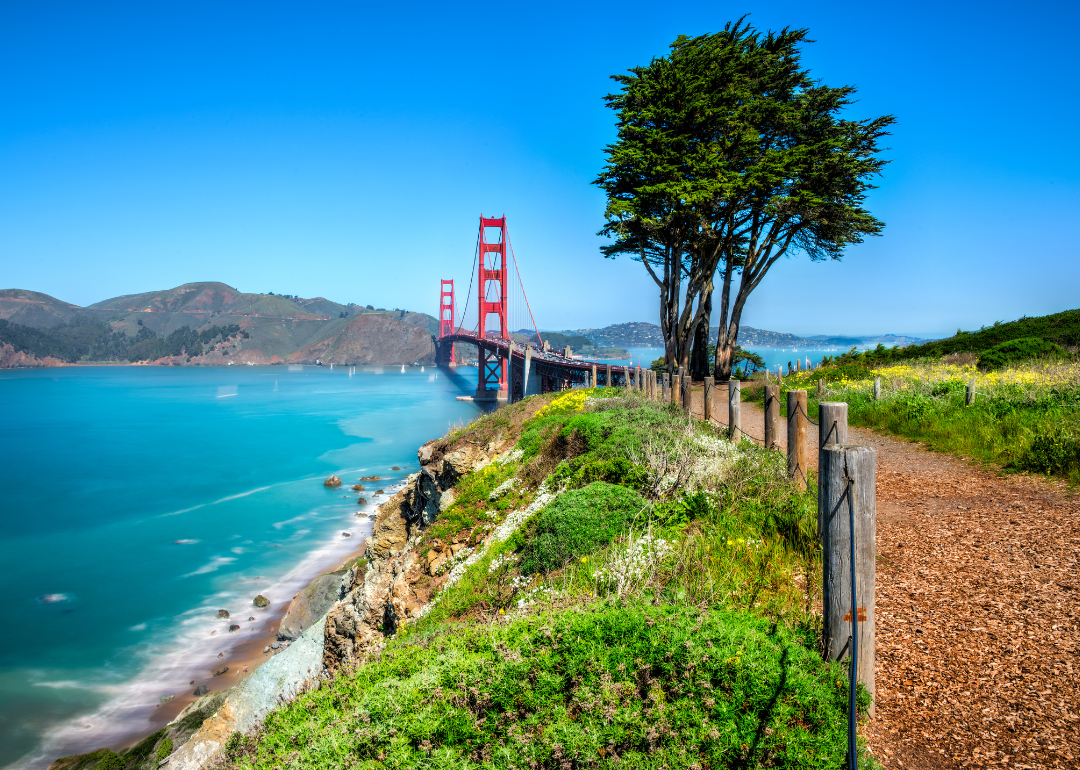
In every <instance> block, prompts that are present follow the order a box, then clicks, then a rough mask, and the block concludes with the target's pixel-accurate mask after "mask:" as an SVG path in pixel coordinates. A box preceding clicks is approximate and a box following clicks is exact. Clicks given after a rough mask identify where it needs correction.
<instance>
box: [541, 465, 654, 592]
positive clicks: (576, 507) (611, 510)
mask: <svg viewBox="0 0 1080 770" xmlns="http://www.w3.org/2000/svg"><path fill="white" fill-rule="evenodd" d="M646 509H647V504H646V502H645V500H644V499H642V497H641V496H640V495H639V494H637V493H635V492H634V491H632V490H630V489H627V488H626V487H620V486H615V485H613V484H609V483H607V482H604V481H594V482H593V483H591V484H589V485H588V486H587V487H584V488H583V489H576V490H572V491H570V492H567V493H565V494H563V495H561V496H559V497H558V498H557V499H556V500H555V502H554V503H552V504H551V505H549V506H548V507H547V508H545V509H544V510H543V511H542V512H541V513H540V515H539V516H538V517H537V520H536V525H535V531H533V532H531V533H530V537H529V539H528V541H527V542H526V544H525V549H524V551H523V552H522V557H521V572H522V574H525V575H531V574H533V573H537V572H544V573H546V572H551V571H552V570H556V569H559V568H561V567H563V566H564V565H565V564H566V563H567V562H568V561H569V560H570V559H574V558H578V557H581V556H585V555H588V554H591V553H593V552H594V551H596V550H597V549H599V548H600V547H602V546H605V545H607V544H608V543H610V542H611V541H612V540H614V539H615V536H616V535H619V534H621V533H622V532H623V530H624V529H625V528H626V527H627V526H628V525H629V524H630V522H632V521H633V520H634V518H635V517H636V516H638V515H639V514H644V516H643V520H644V518H645V517H647V512H646Z"/></svg>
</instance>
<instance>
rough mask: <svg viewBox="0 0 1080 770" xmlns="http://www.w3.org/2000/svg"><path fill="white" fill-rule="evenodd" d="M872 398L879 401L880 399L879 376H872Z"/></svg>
mask: <svg viewBox="0 0 1080 770" xmlns="http://www.w3.org/2000/svg"><path fill="white" fill-rule="evenodd" d="M874 400H875V401H880V400H881V378H880V377H875V378H874Z"/></svg>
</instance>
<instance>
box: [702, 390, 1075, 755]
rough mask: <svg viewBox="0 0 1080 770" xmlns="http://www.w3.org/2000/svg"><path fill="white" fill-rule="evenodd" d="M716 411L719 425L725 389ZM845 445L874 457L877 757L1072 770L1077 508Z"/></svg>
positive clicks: (942, 462) (1039, 482) (903, 453)
mask: <svg viewBox="0 0 1080 770" xmlns="http://www.w3.org/2000/svg"><path fill="white" fill-rule="evenodd" d="M702 399H703V396H702V393H701V392H700V391H698V392H696V393H695V404H694V406H695V409H694V411H695V413H697V414H698V415H700V414H701V413H702V405H703V400H702ZM713 415H714V418H717V417H719V418H722V419H718V420H716V421H717V422H719V423H720V424H726V422H727V390H726V387H721V388H718V389H717V393H716V396H715V400H714V411H713ZM742 426H743V429H744V430H745V431H746V432H747V433H748V434H750V435H751V436H754V437H757V438H760V437H762V436H764V432H765V416H764V413H763V412H762V411H761V410H760V409H759V408H758V407H757V406H756V405H754V404H749V403H746V402H744V403H743V404H742ZM816 437H817V431H816V429H814V428H813V426H811V430H810V431H808V439H810V446H809V447H808V452H807V461H808V465H810V467H816V465H817V441H816ZM848 438H849V441H850V442H851V443H858V444H863V445H868V446H872V447H874V449H875V450H876V451H877V461H878V468H877V502H878V510H877V539H878V542H877V552H878V563H877V596H876V599H877V617H878V626H877V645H878V646H877V668H876V677H877V699H878V700H877V716H876V718H875V720H874V722H873V723H872V724H871V725H870V726H869V727H868V728H867V730H866V735H867V738H868V740H869V743H870V747H871V750H872V751H873V753H874V754H875V755H876V756H877V757H878V758H879V760H880V761H881V762H882V764H883V765H884V766H885V767H886V768H894V767H895V768H955V767H991V766H1003V767H1016V768H1080V658H1078V657H1077V651H1078V648H1080V574H1078V572H1077V570H1078V567H1080V498H1078V497H1077V495H1076V494H1075V493H1074V492H1072V491H1070V490H1069V489H1068V488H1067V487H1066V486H1065V485H1063V484H1058V483H1055V482H1053V481H1048V480H1046V479H1042V478H1038V477H1029V476H1016V475H1008V476H1002V475H998V474H997V473H996V472H993V471H992V470H984V469H982V468H979V467H976V466H974V465H971V464H968V463H966V462H964V461H963V460H961V459H958V458H955V457H952V456H949V455H943V454H937V453H934V452H930V451H928V450H926V449H925V448H923V447H922V446H920V445H918V444H915V443H911V442H908V441H906V440H902V439H897V438H893V437H891V436H884V435H881V434H878V433H875V432H873V431H871V430H866V429H862V428H851V429H849V436H848ZM781 442H782V445H786V435H781Z"/></svg>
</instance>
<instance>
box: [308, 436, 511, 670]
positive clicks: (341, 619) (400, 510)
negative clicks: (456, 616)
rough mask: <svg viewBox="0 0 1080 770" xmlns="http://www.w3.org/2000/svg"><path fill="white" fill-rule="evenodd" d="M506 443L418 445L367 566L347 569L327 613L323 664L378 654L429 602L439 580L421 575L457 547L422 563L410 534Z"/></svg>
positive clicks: (378, 523) (378, 525)
mask: <svg viewBox="0 0 1080 770" xmlns="http://www.w3.org/2000/svg"><path fill="white" fill-rule="evenodd" d="M505 448H506V446H504V445H503V443H502V442H499V441H494V442H491V443H489V444H488V445H486V446H478V445H476V444H474V443H472V442H469V441H464V440H463V441H460V442H453V441H448V440H447V439H438V440H436V441H429V442H428V443H427V444H424V446H422V447H421V448H420V450H419V451H418V452H417V457H418V458H419V460H420V472H419V473H414V474H412V475H411V476H409V478H408V483H407V485H406V486H405V488H404V489H402V490H401V491H400V492H398V493H397V494H395V495H394V496H393V497H392V498H390V500H389V501H387V502H386V503H384V504H383V505H382V506H381V507H380V509H379V513H378V516H377V517H376V519H375V526H374V530H373V532H372V536H371V538H370V539H369V540H368V545H367V550H366V553H365V555H366V556H367V557H368V559H369V562H368V563H367V567H366V569H365V568H364V567H363V565H358V566H356V567H353V568H352V569H351V570H350V571H349V574H348V575H346V577H345V579H344V581H343V587H344V588H345V591H346V594H345V596H344V598H343V599H342V600H341V601H340V602H338V604H336V605H335V606H334V607H333V609H331V610H330V612H329V613H328V614H327V618H326V639H325V643H324V649H323V665H324V666H326V668H327V670H329V671H331V672H333V671H336V670H337V669H338V668H340V667H342V666H345V665H349V664H352V663H356V662H359V661H361V660H363V659H364V658H366V657H368V656H369V655H371V654H373V653H376V652H378V651H379V650H380V649H382V646H383V640H384V639H385V638H386V637H387V636H390V635H391V634H393V633H395V631H396V630H397V625H398V623H399V622H400V621H402V620H405V619H408V618H413V617H416V616H417V615H418V614H419V612H420V610H421V609H422V608H423V607H424V605H425V604H427V603H428V602H429V601H430V600H431V596H432V595H433V594H434V592H435V591H437V590H438V589H439V587H440V586H441V583H442V579H441V578H435V579H434V580H429V579H427V578H428V577H430V576H432V575H433V574H434V573H436V572H437V571H438V566H440V565H441V564H442V563H443V562H445V561H446V560H447V559H450V558H453V555H454V553H455V551H454V548H455V547H457V548H458V549H460V548H461V547H462V546H461V545H460V544H455V545H453V546H449V545H448V546H446V547H445V548H443V549H440V550H438V556H437V557H436V558H437V560H438V561H437V563H435V560H431V559H427V560H424V561H422V560H421V554H418V553H417V552H416V549H415V548H414V547H413V546H414V544H415V541H416V539H417V538H416V536H417V535H418V534H419V533H420V532H421V531H422V530H423V529H425V528H426V527H427V526H429V525H430V524H431V523H432V522H433V521H435V519H436V518H437V517H438V515H439V513H441V512H442V511H445V510H446V509H447V508H448V507H450V505H452V504H453V502H454V497H455V492H454V490H453V486H454V485H455V484H456V483H457V482H458V480H459V479H461V477H462V476H464V475H465V474H467V473H471V472H473V471H476V470H479V469H481V468H483V467H484V466H485V465H487V464H488V463H489V462H491V460H492V459H493V458H494V457H495V455H496V454H497V453H498V452H500V451H502V450H503V449H505ZM440 545H441V544H440ZM433 564H435V566H433Z"/></svg>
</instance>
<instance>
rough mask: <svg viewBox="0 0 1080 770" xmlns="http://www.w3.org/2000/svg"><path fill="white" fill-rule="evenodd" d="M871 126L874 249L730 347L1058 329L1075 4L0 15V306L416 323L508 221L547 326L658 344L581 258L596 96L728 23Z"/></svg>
mask: <svg viewBox="0 0 1080 770" xmlns="http://www.w3.org/2000/svg"><path fill="white" fill-rule="evenodd" d="M746 12H749V13H750V14H751V17H750V18H751V21H752V22H753V23H754V24H756V25H757V26H758V27H760V28H779V27H782V26H786V25H790V26H805V27H809V28H810V31H811V37H812V38H813V39H814V40H816V42H815V43H814V44H812V45H809V46H807V48H806V52H805V63H806V64H807V65H808V66H809V67H810V68H811V70H812V72H813V73H814V74H815V75H816V76H819V77H820V78H822V79H823V80H824V81H825V82H826V83H828V84H830V85H840V84H844V83H851V84H855V85H857V86H858V88H859V90H860V97H861V101H860V103H859V104H858V105H857V106H856V108H855V109H854V110H853V112H852V115H853V116H854V117H869V116H876V115H879V114H882V113H893V114H895V115H896V116H897V117H898V120H899V123H898V125H897V126H896V127H895V131H894V135H893V136H892V137H891V138H890V141H889V144H890V146H891V150H890V151H889V153H888V156H889V157H891V158H892V159H893V161H894V162H893V163H892V164H891V165H890V166H889V167H888V168H887V170H886V174H885V176H884V178H883V179H881V180H880V189H879V190H877V191H875V192H874V193H873V195H872V197H871V198H870V201H869V205H870V208H871V210H872V211H873V212H874V213H875V214H876V215H877V216H878V217H879V218H881V219H883V220H884V221H885V222H886V225H887V227H886V230H885V235H884V237H881V238H875V239H872V240H870V241H868V242H867V243H866V244H863V245H861V246H856V247H853V248H851V249H850V250H849V252H848V254H847V256H846V257H845V259H844V260H843V262H842V263H838V264H829V265H823V264H811V263H809V262H808V261H807V260H806V259H805V258H797V259H793V260H790V261H785V262H782V263H780V264H779V265H778V266H777V267H776V268H774V270H773V272H772V273H770V275H769V276H768V277H767V278H766V279H765V282H764V284H763V285H762V287H761V288H760V289H759V290H758V292H757V293H756V294H755V297H754V299H753V300H752V301H751V304H750V306H749V307H748V310H747V312H746V314H745V315H744V319H743V320H744V323H746V324H749V325H752V326H758V327H764V328H769V329H776V330H780V331H790V332H796V333H806V334H812V333H881V332H898V333H915V334H934V333H938V334H941V333H951V332H952V331H954V330H955V329H956V328H958V327H963V328H974V327H978V326H980V325H982V324H989V323H992V322H993V321H995V320H1008V319H1013V318H1016V317H1019V316H1021V315H1025V314H1026V315H1036V314H1043V313H1049V312H1055V311H1059V310H1064V309H1067V308H1075V307H1080V259H1078V256H1080V248H1078V246H1077V241H1076V235H1075V232H1074V230H1075V228H1076V226H1077V223H1078V222H1077V220H1078V216H1077V210H1078V204H1080V159H1078V152H1077V147H1078V145H1080V142H1078V139H1080V136H1078V126H1080V119H1078V118H1080V114H1078V113H1080V107H1078V104H1080V98H1078V97H1080V93H1078V91H1080V87H1078V82H1080V79H1078V77H1077V73H1078V71H1080V70H1078V58H1080V57H1078V53H1080V51H1078V47H1080V46H1078V43H1077V38H1076V36H1075V31H1076V29H1077V27H1078V25H1080V4H1077V3H1066V2H1061V3H1040V2H1033V3H1025V4H1023V5H1021V6H1018V5H1016V4H1004V3H948V2H946V3H942V2H935V3H917V2H908V3H866V2H858V3H855V2H851V3H805V2H798V3H794V2H791V3H786V2H768V3H763V2H742V3H726V2H721V3H717V2H686V3H679V4H668V3H656V2H621V3H587V2H575V3H531V4H498V3H485V4H466V3H460V4H454V3H431V4H411V5H410V4H397V3H380V4H364V3H275V2H259V3H244V2H234V3H221V2H215V3H198V2H190V1H186V2H183V3H172V2H160V3H158V2H154V3H147V2H138V3H134V2H133V3H127V4H122V3H110V2H96V3H85V2H79V3H75V2H72V3H57V2H50V1H49V0H44V1H43V2H32V3H16V2H13V1H11V0H8V2H4V3H2V4H0V72H2V73H3V75H2V77H0V288H15V287H17V288H25V289H34V290H37V291H43V292H46V293H48V294H52V295H54V296H56V297H59V298H61V299H64V300H67V301H70V302H75V303H78V304H89V303H91V302H95V301H98V300H102V299H105V298H108V297H112V296H116V295H120V294H130V293H134V292H140V291H148V290H152V289H164V288H171V287H173V286H176V285H178V284H181V283H184V282H187V281H196V280H219V281H224V282H226V283H228V284H231V285H233V286H236V287H237V288H239V289H241V290H246V291H275V292H278V293H288V294H299V295H302V296H319V295H321V296H325V297H328V298H330V299H333V300H337V301H341V302H348V301H355V302H359V303H362V304H367V303H376V304H377V305H381V306H386V307H405V308H409V309H416V310H424V311H427V312H434V310H435V307H436V303H437V295H438V279H439V278H455V279H457V280H458V282H459V285H464V284H467V281H468V274H469V271H470V267H471V264H472V256H473V246H474V243H475V237H476V227H477V217H478V215H479V214H480V213H481V212H485V213H487V214H496V215H498V214H503V213H505V214H506V215H507V216H508V217H509V223H510V230H511V236H512V239H513V243H514V247H515V249H516V251H517V254H518V258H519V261H520V263H521V268H522V271H523V278H524V281H525V285H526V288H527V289H528V291H529V294H530V299H531V301H532V306H533V309H534V310H535V311H536V314H537V322H538V323H539V324H540V326H541V327H542V328H556V329H557V328H571V327H584V326H598V325H606V324H608V323H614V322H621V321H629V320H644V321H653V322H655V321H656V317H657V298H656V290H655V288H654V286H653V284H652V283H651V281H650V280H649V279H648V278H647V276H646V275H645V272H644V270H643V268H642V267H641V266H640V265H638V264H636V263H633V262H630V261H628V260H619V261H615V262H612V261H610V260H605V259H603V258H602V257H601V256H600V254H599V252H598V249H597V247H598V245H599V243H600V240H599V239H598V237H597V236H596V235H595V233H596V231H597V230H598V229H599V227H600V226H601V223H602V216H601V215H602V211H603V198H602V195H601V194H600V193H599V191H598V190H597V189H596V188H595V187H593V186H592V185H591V184H590V182H591V181H592V179H594V178H595V175H596V173H597V171H598V170H599V168H600V167H601V165H602V162H603V155H602V149H603V146H604V145H605V143H607V142H608V141H610V140H611V139H612V137H613V119H612V115H611V113H610V111H609V110H607V109H606V108H605V107H604V106H603V102H602V97H603V95H604V94H605V93H607V92H608V91H610V90H611V86H612V84H611V81H609V80H608V76H609V75H611V74H613V73H619V72H622V71H624V70H625V69H626V68H628V67H631V66H634V65H637V64H643V63H646V62H647V61H648V60H649V59H650V58H651V57H652V56H657V55H662V54H664V53H665V52H666V50H667V45H668V43H670V42H671V41H672V40H673V39H674V38H675V37H676V36H677V35H678V34H680V33H685V34H698V33H704V32H711V31H715V30H717V29H719V28H721V27H722V26H723V25H724V23H725V22H727V21H729V20H732V19H734V18H737V17H738V16H740V15H742V14H743V13H746Z"/></svg>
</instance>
